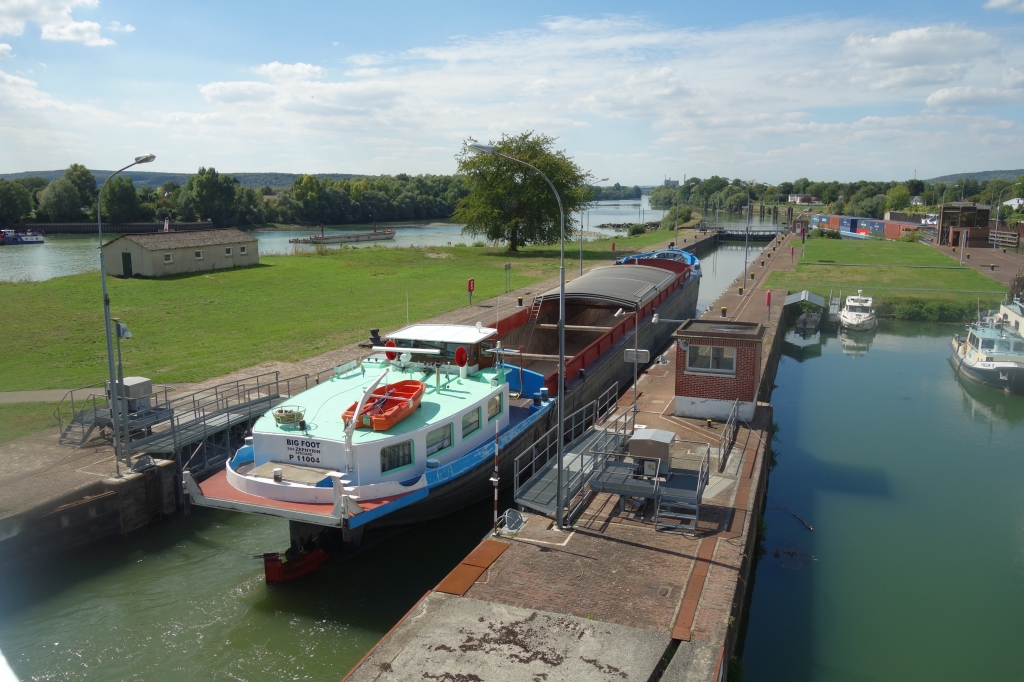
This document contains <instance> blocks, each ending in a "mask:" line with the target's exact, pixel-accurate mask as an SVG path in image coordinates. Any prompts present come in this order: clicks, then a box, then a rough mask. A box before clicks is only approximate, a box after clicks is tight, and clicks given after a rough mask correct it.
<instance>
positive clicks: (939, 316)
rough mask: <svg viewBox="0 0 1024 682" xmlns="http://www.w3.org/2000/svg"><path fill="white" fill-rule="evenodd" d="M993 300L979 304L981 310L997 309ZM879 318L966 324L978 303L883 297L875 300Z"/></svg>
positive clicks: (976, 311) (912, 297)
mask: <svg viewBox="0 0 1024 682" xmlns="http://www.w3.org/2000/svg"><path fill="white" fill-rule="evenodd" d="M996 304H997V302H996V301H995V300H993V301H990V302H989V303H987V304H986V303H984V302H982V303H981V308H982V309H983V310H984V309H986V308H995V307H997V305H996ZM875 312H876V313H877V314H878V316H879V317H886V318H890V319H896V320H911V321H920V322H968V321H970V320H973V319H975V317H976V316H977V314H978V301H976V300H975V301H968V300H956V299H941V298H939V299H937V298H917V297H914V296H883V297H879V298H876V299H875Z"/></svg>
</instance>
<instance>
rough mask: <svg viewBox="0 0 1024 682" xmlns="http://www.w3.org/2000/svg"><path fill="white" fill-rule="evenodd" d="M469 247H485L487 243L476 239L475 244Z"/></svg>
mask: <svg viewBox="0 0 1024 682" xmlns="http://www.w3.org/2000/svg"><path fill="white" fill-rule="evenodd" d="M470 246H474V247H481V246H487V242H485V241H483V240H481V239H477V240H476V241H475V242H473V243H472V244H470Z"/></svg>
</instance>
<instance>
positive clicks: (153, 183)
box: [0, 168, 370, 189]
mask: <svg viewBox="0 0 1024 682" xmlns="http://www.w3.org/2000/svg"><path fill="white" fill-rule="evenodd" d="M113 172H114V171H108V170H94V171H93V172H92V174H93V176H94V177H95V178H96V183H97V184H99V183H101V182H103V181H104V180H106V179H107V176H109V175H110V174H111V173H113ZM124 174H125V175H127V176H129V177H131V179H132V181H133V182H134V183H135V186H136V187H143V186H145V185H149V186H150V187H158V186H160V185H162V184H163V183H165V182H167V181H168V180H174V181H175V182H177V183H178V184H179V185H184V184H185V181H186V180H188V179H189V177H190V176H191V175H192V173H154V172H151V171H139V170H135V169H134V168H132V169H130V170H128V171H126V172H125V173H124ZM62 175H64V171H63V170H49V171H30V172H27V173H0V178H3V179H4V180H17V179H19V178H43V179H45V180H51V181H52V180H56V179H57V178H59V177H60V176H62ZM225 175H232V176H234V177H236V178H238V182H240V183H242V184H243V185H244V186H246V187H252V188H253V189H259V188H260V187H263V186H265V185H269V186H271V187H291V186H292V183H293V182H294V181H295V178H297V177H299V174H298V173H225ZM316 175H317V177H321V178H333V179H335V180H342V179H345V178H359V177H370V176H365V175H357V174H354V173H317V174H316Z"/></svg>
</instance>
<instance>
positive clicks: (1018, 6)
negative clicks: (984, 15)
mask: <svg viewBox="0 0 1024 682" xmlns="http://www.w3.org/2000/svg"><path fill="white" fill-rule="evenodd" d="M985 7H988V8H989V9H1007V10H1010V11H1011V12H1024V1H1022V0H988V2H986V3H985Z"/></svg>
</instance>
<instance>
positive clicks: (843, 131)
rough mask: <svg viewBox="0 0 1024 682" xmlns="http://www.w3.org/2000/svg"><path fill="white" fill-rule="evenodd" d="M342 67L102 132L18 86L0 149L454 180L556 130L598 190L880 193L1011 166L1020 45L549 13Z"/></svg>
mask: <svg viewBox="0 0 1024 682" xmlns="http://www.w3.org/2000/svg"><path fill="white" fill-rule="evenodd" d="M4 1H5V0H0V3H2V2H4ZM797 34H799V35H800V40H792V41H781V40H766V39H765V36H770V35H797ZM950 45H956V46H957V47H956V49H950V48H949V46H950ZM346 61H347V65H348V66H351V67H352V68H349V69H332V70H330V71H328V70H327V69H326V68H324V67H322V66H318V65H315V64H312V63H305V62H301V61H299V62H295V63H282V62H279V61H271V62H266V63H262V64H259V65H256V66H254V67H253V68H252V69H251V73H250V74H246V75H245V76H242V77H239V78H238V79H236V80H220V81H215V82H207V83H205V84H202V85H201V86H200V87H199V93H200V94H201V95H202V97H203V100H202V102H201V103H200V104H198V105H195V106H191V107H189V108H187V109H183V110H179V111H167V110H166V109H165V108H164V104H165V101H166V98H164V97H156V96H154V99H153V100H151V101H149V102H135V103H132V109H131V112H130V115H128V114H127V113H126V114H125V115H120V114H119V112H116V111H114V112H109V114H110V115H109V116H108V117H107V118H106V119H104V117H103V116H101V115H99V114H97V113H96V112H95V111H93V110H89V109H80V110H79V109H74V110H73V109H72V107H73V106H74V105H71V104H66V103H64V102H61V101H59V100H57V99H56V98H54V97H51V96H49V95H47V94H46V93H44V92H42V91H40V90H39V89H38V87H37V86H36V85H35V84H31V85H24V84H23V85H21V86H19V87H20V88H21V90H22V91H24V92H29V93H32V96H31V97H29V96H28V95H25V96H23V97H21V98H20V99H17V100H15V101H14V103H13V104H11V106H5V107H0V135H4V136H5V137H6V135H5V132H4V131H5V130H20V127H24V128H25V129H27V130H36V129H40V127H46V126H50V127H52V129H53V130H56V131H59V135H55V136H54V138H53V139H56V140H58V141H61V143H62V144H67V145H69V148H78V147H75V145H84V144H86V143H85V142H83V141H76V142H74V144H72V142H68V140H69V139H70V137H69V136H72V137H73V135H74V133H75V131H80V130H90V131H92V135H91V137H93V138H95V139H96V140H98V141H97V142H95V143H92V142H90V143H89V144H95V149H96V150H97V151H96V153H99V151H98V150H99V149H102V148H104V146H103V145H102V144H101V142H102V141H104V140H105V139H106V140H113V139H118V140H121V139H122V138H121V137H117V136H115V134H114V133H115V127H116V130H117V132H118V133H122V132H123V131H125V130H128V131H136V130H137V131H143V132H144V133H145V135H144V136H143V135H142V133H141V132H140V137H139V139H140V140H143V141H146V146H148V145H149V144H150V143H151V142H153V141H156V142H157V143H158V144H157V146H158V147H160V146H161V145H162V146H163V148H164V149H166V150H167V151H166V152H165V151H161V150H160V149H157V150H156V153H158V156H159V158H160V159H161V165H162V167H165V168H168V169H172V168H173V169H183V170H185V169H188V168H192V167H198V166H199V165H210V164H215V165H216V166H217V167H218V168H221V169H222V170H247V169H251V170H271V169H273V170H282V171H307V172H309V171H342V172H365V173H375V172H401V171H406V172H438V173H450V172H452V170H453V169H454V162H453V159H452V157H453V155H454V154H455V153H456V152H457V151H458V148H459V145H460V143H461V141H462V140H463V139H465V137H467V136H469V135H473V136H474V137H476V138H477V139H480V140H493V139H497V138H498V137H500V135H501V134H502V133H517V132H521V131H523V130H530V129H533V130H537V131H540V132H544V133H548V134H551V135H555V136H560V141H559V143H558V144H559V146H560V147H561V148H564V149H566V150H567V151H568V152H569V153H570V154H571V155H573V156H574V157H576V158H577V159H578V160H579V162H580V163H581V164H583V165H584V166H585V167H587V168H589V169H591V170H593V171H594V172H595V173H597V174H598V177H605V176H608V177H611V178H612V181H616V180H619V181H624V182H631V183H632V182H641V183H643V182H652V181H656V180H657V179H658V178H660V177H661V176H662V175H664V174H669V175H672V176H682V175H683V173H686V174H688V175H699V176H706V175H708V174H711V173H718V174H722V175H730V176H733V175H738V176H740V177H757V178H760V179H765V180H768V181H777V180H781V179H785V178H787V177H788V178H792V177H799V176H801V175H808V176H810V175H815V174H816V175H817V176H821V177H830V178H831V177H835V178H837V179H854V178H857V177H871V178H887V179H888V178H891V177H907V176H909V175H910V174H911V173H912V172H913V168H914V167H916V168H917V169H918V170H919V171H921V173H923V174H927V173H925V171H923V170H922V169H924V168H928V167H929V166H934V173H933V174H940V173H942V172H945V171H946V170H947V168H946V167H945V165H944V164H946V163H948V159H950V158H956V159H958V160H959V159H965V158H966V159H971V160H972V164H971V165H977V166H978V167H979V168H980V167H984V166H988V165H990V164H992V165H1005V164H1006V163H1010V164H1012V163H1015V162H1016V161H1015V159H1017V158H1020V156H1021V154H1022V153H1024V131H1022V128H1021V123H1024V120H1022V119H1024V114H1017V115H1009V114H1004V115H1003V116H1002V117H997V116H993V115H988V114H986V113H985V111H984V109H985V107H990V106H996V105H999V104H1001V103H1005V102H1010V101H1017V99H1020V97H1019V93H1020V91H1021V90H1022V89H1024V85H1021V83H1022V82H1024V74H1022V68H1021V66H1020V65H1024V46H1022V45H1018V44H1017V43H1015V42H1011V41H1007V42H1005V43H1001V42H999V41H998V40H996V39H995V38H994V37H993V36H992V35H990V34H986V33H982V32H980V31H977V30H975V29H972V28H969V27H964V26H955V25H943V26H923V27H907V26H905V25H904V26H880V25H879V23H878V21H877V20H871V21H868V20H842V21H833V20H823V19H817V18H813V17H811V18H808V17H795V18H791V19H786V20H780V21H773V22H761V23H752V24H747V25H742V26H737V27H733V28H729V29H725V30H718V31H705V30H694V29H687V28H673V27H666V26H662V25H658V24H652V23H649V22H646V21H644V20H642V19H638V18H634V17H604V18H600V19H579V18H575V17H554V18H552V19H550V20H548V21H546V22H545V23H543V24H540V25H538V26H536V27H534V28H532V29H528V30H517V31H505V32H496V33H491V34H482V35H477V36H461V37H457V38H452V39H450V40H448V41H446V42H442V43H438V44H425V45H421V46H419V47H417V48H415V49H411V50H407V51H401V52H395V53H380V54H357V55H350V56H348V57H347V59H346ZM1009 65H1017V66H1015V67H1010V66H1009ZM4 97H5V95H4V93H2V92H0V101H4V102H5V104H6V102H7V100H6V99H4ZM1015 98H1016V99H1015ZM184 99H186V98H176V99H175V101H183V100H184ZM32 101H36V102H37V104H35V105H32V104H30V103H31V102H32ZM33 107H35V108H33ZM968 111H970V112H973V113H970V114H968V113H966V112H968ZM41 112H44V113H45V115H42V114H41ZM115 122H116V123H115ZM972 129H977V130H978V131H980V132H979V133H978V134H977V135H974V134H971V135H965V134H964V131H969V130H972ZM97 131H109V132H108V133H102V134H101V133H99V132H97ZM30 137H31V136H30ZM129 137H130V136H129ZM83 139H84V138H83ZM76 140H77V138H76ZM161 141H162V142H161ZM48 144H49V143H48ZM51 146H52V145H51ZM25 149H26V153H29V151H28V150H29V147H26V148H25ZM5 156H6V155H5ZM33 158H34V157H33ZM81 158H82V159H83V160H84V159H85V157H84V156H83V157H81ZM71 160H74V159H69V158H62V159H61V163H62V164H64V165H66V163H70V161H71ZM13 162H14V161H13V160H12V159H6V158H5V159H4V163H6V164H10V163H13ZM958 163H960V161H958ZM28 165H35V164H34V163H33V164H28ZM26 167H27V166H26ZM57 167H59V166H57ZM19 169H20V170H24V168H18V167H14V168H12V169H11V170H19ZM0 170H7V169H6V168H5V169H0Z"/></svg>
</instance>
